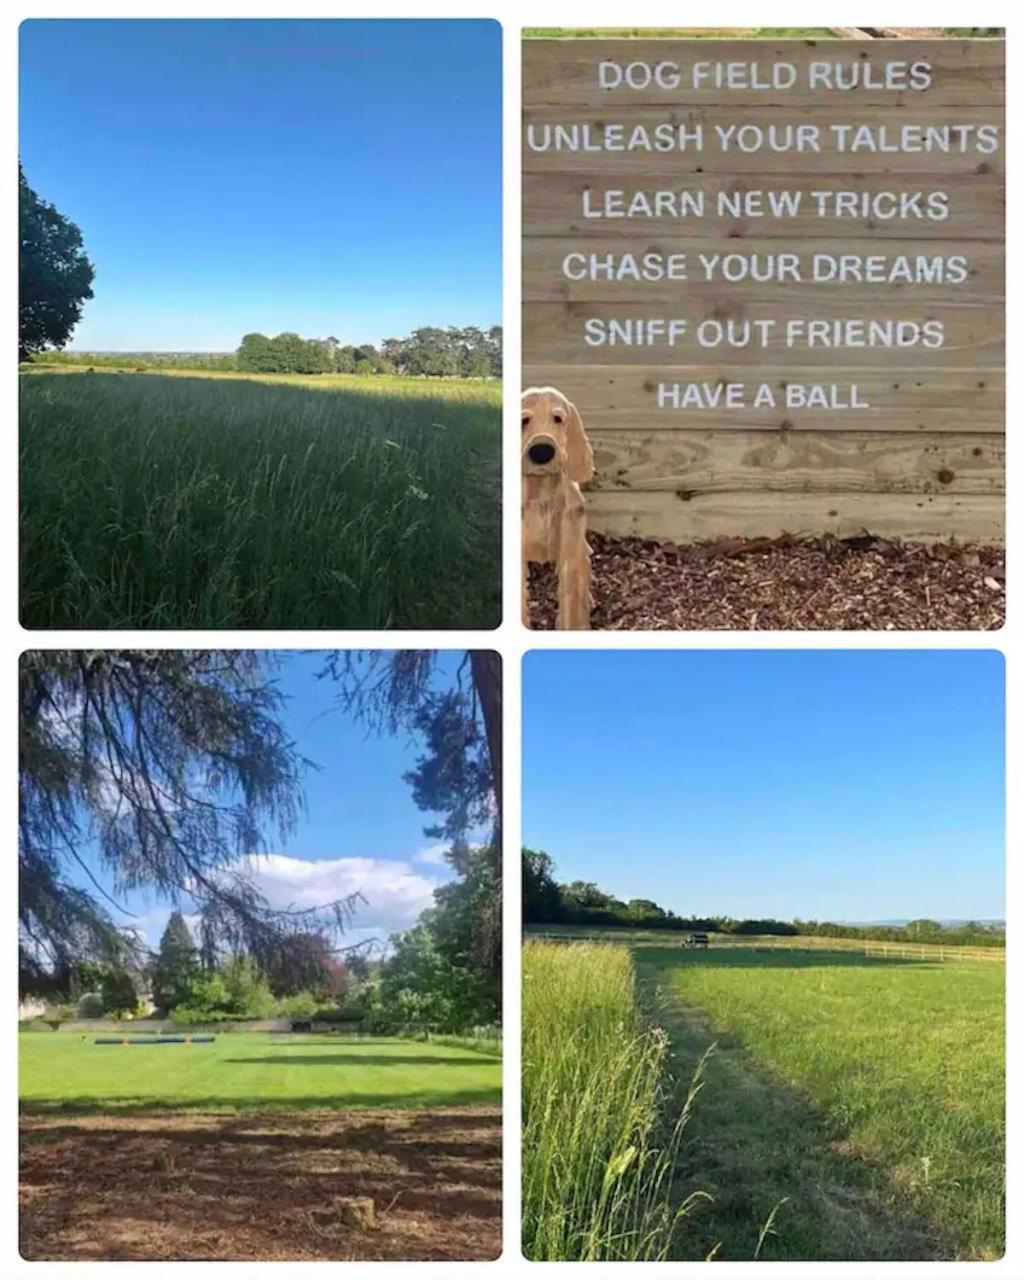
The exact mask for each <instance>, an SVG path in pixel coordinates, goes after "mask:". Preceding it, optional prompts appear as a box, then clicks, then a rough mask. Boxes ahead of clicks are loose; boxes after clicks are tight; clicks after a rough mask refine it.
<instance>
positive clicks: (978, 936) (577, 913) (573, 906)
mask: <svg viewBox="0 0 1024 1280" xmlns="http://www.w3.org/2000/svg"><path fill="white" fill-rule="evenodd" d="M522 874H523V921H524V923H525V924H527V925H543V924H560V925H576V926H581V927H589V928H606V929H664V930H666V931H670V932H675V933H692V932H697V933H725V934H740V935H746V936H761V937H764V936H776V937H813V936H818V937H825V938H857V939H864V940H868V941H876V942H908V941H912V942H926V943H928V942H931V943H941V944H943V945H944V946H972V947H1003V946H1005V945H1006V935H1005V932H1004V931H1003V930H1002V929H1000V928H997V927H996V926H995V925H992V924H988V923H984V922H979V921H966V922H964V923H963V924H957V925H943V924H941V923H940V922H939V921H937V920H928V919H920V920H911V921H909V922H908V923H907V924H906V925H850V924H839V923H832V922H830V921H818V920H799V919H796V920H775V919H771V918H765V919H745V920H736V919H733V918H732V917H731V916H697V915H692V916H683V915H678V914H677V913H676V912H674V911H671V910H668V909H666V908H664V907H661V906H659V905H658V903H656V902H652V901H651V900H650V899H649V898H631V899H629V900H628V901H625V902H624V901H622V900H621V899H619V898H616V897H615V896H614V895H613V894H610V893H605V891H604V890H603V889H600V888H599V887H598V886H597V885H596V884H594V883H592V882H591V881H585V880H573V881H571V882H569V883H566V884H563V883H559V882H558V881H557V880H556V879H555V863H554V861H553V859H552V858H551V857H550V855H549V854H547V853H544V852H543V851H541V850H537V849H523V853H522Z"/></svg>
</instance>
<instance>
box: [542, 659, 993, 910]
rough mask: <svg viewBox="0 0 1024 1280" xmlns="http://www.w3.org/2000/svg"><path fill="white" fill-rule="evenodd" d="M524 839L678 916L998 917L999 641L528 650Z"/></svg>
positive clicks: (570, 867)
mask: <svg viewBox="0 0 1024 1280" xmlns="http://www.w3.org/2000/svg"><path fill="white" fill-rule="evenodd" d="M523 703H524V711H523V715H524V724H523V842H524V844H526V845H528V846H530V847H532V848H536V849H544V850H546V851H547V852H548V853H549V854H551V856H552V857H553V858H554V859H555V862H556V864H557V873H558V878H559V879H560V880H563V881H565V880H576V879H580V880H591V881H595V882H596V883H597V884H598V885H600V886H601V887H602V888H603V889H605V890H608V891H610V892H613V893H614V894H615V895H616V896H618V897H621V898H624V899H628V898H634V897H636V898H652V899H654V900H655V901H657V902H659V903H660V904H661V905H662V906H664V907H669V908H672V909H674V910H676V911H678V912H680V913H681V914H690V913H694V914H705V913H707V914H718V913H721V914H726V915H732V916H736V917H743V916H776V917H779V918H783V919H785V918H792V917H794V916H801V917H803V918H805V919H808V918H811V919H814V918H816V919H833V920H837V919H838V920H846V921H857V920H876V919H898V918H903V917H916V916H928V917H933V918H960V917H974V918H994V917H1002V916H1003V914H1004V833H1003V820H1004V819H1003V814H1004V784H1003V779H1004V764H1003V736H1004V729H1003V716H1004V712H1003V661H1002V657H1001V655H999V654H997V653H993V652H979V651H975V652H963V651H960V652H949V651H941V652H935V651H931V652H928V651H912V650H904V651H875V652H871V651H861V652H852V651H851V652H846V651H830V652H826V651H776V652H747V651H728V652H727V651H717V652H702V651H695V650H691V651H677V652H670V651H661V652H547V653H540V652H533V653H530V654H528V655H527V656H526V659H525V663H524V672H523Z"/></svg>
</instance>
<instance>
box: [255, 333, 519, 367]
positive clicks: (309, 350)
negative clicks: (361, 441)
mask: <svg viewBox="0 0 1024 1280" xmlns="http://www.w3.org/2000/svg"><path fill="white" fill-rule="evenodd" d="M235 359H236V363H237V367H238V368H239V369H241V370H244V371H246V372H249V373H306V374H311V373H357V374H387V373H391V374H398V375H401V376H406V377H418V378H500V377H501V326H500V325H494V326H492V327H491V328H490V329H486V330H485V329H479V328H477V327H475V326H470V327H468V328H464V329H459V328H454V327H449V328H447V329H439V328H431V327H425V328H421V329H415V330H414V331H413V332H412V333H411V334H410V335H409V336H408V337H407V338H385V339H384V341H383V342H382V343H381V345H380V348H379V349H378V348H377V347H375V346H374V345H373V344H372V343H362V344H361V345H359V346H353V345H351V344H347V345H341V344H339V342H338V340H337V338H333V337H332V338H301V337H300V336H299V335H298V334H297V333H279V334H278V335H277V336H276V337H268V336H267V335H266V334H262V333H247V334H246V335H245V337H244V338H243V339H242V341H241V345H240V346H239V348H238V351H237V353H236V356H235Z"/></svg>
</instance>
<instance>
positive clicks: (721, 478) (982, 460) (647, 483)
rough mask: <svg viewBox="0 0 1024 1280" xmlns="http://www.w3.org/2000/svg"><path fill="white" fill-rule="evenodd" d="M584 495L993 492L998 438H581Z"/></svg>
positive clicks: (598, 433) (1000, 471)
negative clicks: (588, 464) (584, 443)
mask: <svg viewBox="0 0 1024 1280" xmlns="http://www.w3.org/2000/svg"><path fill="white" fill-rule="evenodd" d="M590 441H591V445H592V447H593V450H594V465H595V468H596V473H595V476H594V478H593V480H592V481H591V482H590V485H589V490H590V491H591V492H596V491H597V490H622V489H630V490H633V491H634V492H638V491H639V492H660V491H668V492H672V493H675V492H686V493H689V494H691V495H694V496H695V495H697V494H707V493H732V492H750V493H757V492H771V493H918V494H936V493H939V494H941V493H947V494H999V493H1001V492H1002V488H1003V475H1004V468H1005V465H1006V464H1005V451H1004V444H1003V437H1002V436H1001V435H977V434H963V435H958V434H954V433H952V432H938V433H930V432H917V433H915V432H891V433H881V432H877V431H824V432H819V431H782V432H778V431H773V432H764V431H730V430H692V429H688V430H683V429H676V430H661V431H615V430H609V429H606V428H602V429H600V430H593V429H591V431H590Z"/></svg>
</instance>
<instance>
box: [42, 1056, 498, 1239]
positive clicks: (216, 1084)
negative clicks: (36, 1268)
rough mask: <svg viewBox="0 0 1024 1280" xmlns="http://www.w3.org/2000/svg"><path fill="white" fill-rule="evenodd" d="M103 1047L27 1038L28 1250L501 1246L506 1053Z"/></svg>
mask: <svg viewBox="0 0 1024 1280" xmlns="http://www.w3.org/2000/svg"><path fill="white" fill-rule="evenodd" d="M104 1034H108V1035H109V1033H104ZM93 1040H94V1035H93V1034H88V1035H82V1034H78V1033H75V1032H32V1031H28V1032H23V1033H22V1034H21V1035H19V1038H18V1043H19V1052H20V1059H21V1061H20V1094H21V1125H20V1129H21V1134H20V1140H21V1155H20V1179H19V1185H20V1196H21V1214H20V1237H21V1253H22V1256H23V1257H25V1258H29V1259H48V1260H53V1259H59V1260H66V1261H79V1260H97V1259H103V1260H106V1261H112V1260H137V1261H160V1260H163V1259H166V1258H175V1259H179V1260H183V1261H185V1260H207V1261H209V1260H251V1261H252V1260H261V1261H284V1260H291V1261H297V1260H321V1261H328V1260H329V1261H335V1262H337V1261H344V1260H363V1259H387V1260H407V1259H420V1258H424V1259H435V1260H446V1261H454V1260H457V1259H466V1258H480V1259H489V1258H494V1257H496V1256H497V1254H498V1252H499V1251H500V1247H501V1113H500V1101H501V1060H500V1058H497V1057H495V1056H494V1053H493V1047H488V1050H487V1051H485V1052H474V1051H473V1050H472V1049H469V1048H467V1047H464V1046H462V1045H458V1044H450V1043H442V1042H438V1041H430V1040H428V1041H421V1040H400V1039H392V1038H385V1037H349V1036H341V1035H329V1036H328V1035H324V1036H319V1035H296V1036H289V1035H273V1034H260V1033H249V1032H233V1033H229V1034H218V1035H217V1037H216V1040H215V1042H214V1043H213V1044H180V1045H178V1044H169V1045H131V1046H124V1045H120V1044H115V1045H96V1044H94V1043H93Z"/></svg>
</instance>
